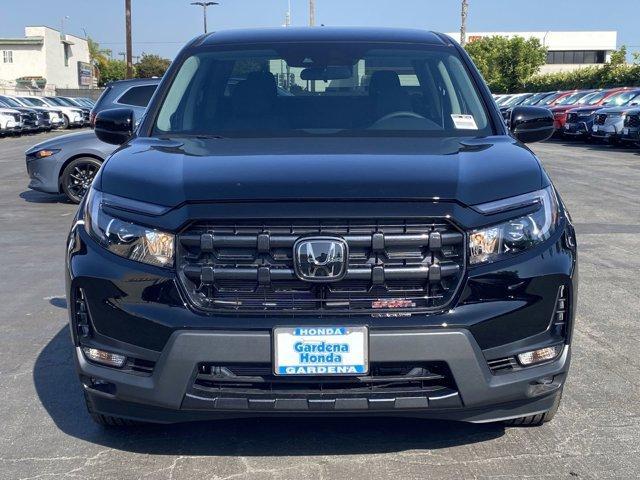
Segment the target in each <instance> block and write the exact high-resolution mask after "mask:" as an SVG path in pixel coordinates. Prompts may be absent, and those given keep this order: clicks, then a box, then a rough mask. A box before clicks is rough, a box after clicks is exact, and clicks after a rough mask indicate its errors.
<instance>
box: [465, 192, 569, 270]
mask: <svg viewBox="0 0 640 480" xmlns="http://www.w3.org/2000/svg"><path fill="white" fill-rule="evenodd" d="M534 205H537V206H538V208H537V210H536V211H534V212H533V213H530V214H528V215H524V216H522V217H518V218H515V219H513V220H509V221H507V222H504V223H500V224H498V225H494V226H492V227H488V228H483V229H480V230H473V231H472V232H471V233H470V234H469V259H470V263H471V264H472V265H477V264H481V263H488V262H495V261H497V260H502V259H504V258H507V257H509V256H511V255H515V254H518V253H521V252H523V251H525V250H527V249H529V248H532V247H535V246H536V245H538V244H540V243H542V242H543V241H545V240H546V239H548V238H549V237H550V236H551V235H552V234H553V232H554V231H555V228H556V224H557V222H558V202H557V199H556V195H555V192H554V191H553V188H552V187H548V188H545V189H544V190H539V191H537V192H532V193H528V194H525V195H520V196H518V197H514V198H509V199H506V200H499V201H497V202H490V203H485V204H483V205H476V206H475V207H474V208H475V209H476V210H478V211H480V212H481V213H484V214H491V213H498V212H503V211H507V210H513V209H515V208H522V207H526V206H534Z"/></svg>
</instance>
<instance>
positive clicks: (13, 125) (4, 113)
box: [0, 107, 22, 137]
mask: <svg viewBox="0 0 640 480" xmlns="http://www.w3.org/2000/svg"><path fill="white" fill-rule="evenodd" d="M21 131H22V117H21V115H20V112H19V111H18V110H14V109H12V108H6V107H0V137H4V136H5V135H16V134H20V132H21Z"/></svg>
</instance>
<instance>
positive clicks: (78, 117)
mask: <svg viewBox="0 0 640 480" xmlns="http://www.w3.org/2000/svg"><path fill="white" fill-rule="evenodd" d="M32 98H33V101H34V102H42V103H44V104H45V105H47V106H49V107H53V108H55V109H57V110H60V111H61V112H62V120H63V128H71V127H81V126H83V125H84V118H83V112H82V109H81V108H80V107H70V106H69V105H66V104H62V103H58V102H54V101H53V100H51V98H52V97H32ZM54 98H55V97H54Z"/></svg>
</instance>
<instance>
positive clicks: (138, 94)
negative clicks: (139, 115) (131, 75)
mask: <svg viewBox="0 0 640 480" xmlns="http://www.w3.org/2000/svg"><path fill="white" fill-rule="evenodd" d="M155 91H156V86H155V85H143V86H140V87H131V88H130V89H129V90H127V91H126V92H125V93H124V94H123V95H122V96H121V97H120V98H119V99H118V101H117V103H120V104H122V105H132V106H134V107H146V106H147V105H148V104H149V100H151V97H152V96H153V92H155Z"/></svg>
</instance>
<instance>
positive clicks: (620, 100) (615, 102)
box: [604, 91, 637, 107]
mask: <svg viewBox="0 0 640 480" xmlns="http://www.w3.org/2000/svg"><path fill="white" fill-rule="evenodd" d="M636 95H637V92H635V91H633V92H629V91H627V92H620V93H616V94H615V95H613V96H611V97H609V98H608V99H607V101H606V102H604V105H606V106H608V107H620V106H622V105H624V104H625V103H627V102H629V101H630V100H631V99H632V98H634V97H635V96H636Z"/></svg>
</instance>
